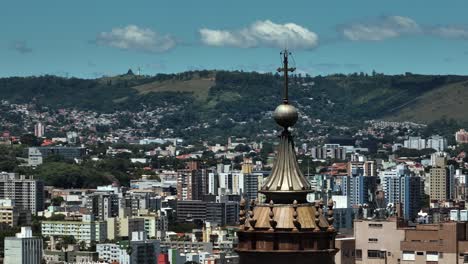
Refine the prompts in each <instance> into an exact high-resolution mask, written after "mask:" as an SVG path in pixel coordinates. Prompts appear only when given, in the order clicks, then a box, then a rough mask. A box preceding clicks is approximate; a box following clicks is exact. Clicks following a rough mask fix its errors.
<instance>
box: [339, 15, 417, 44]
mask: <svg viewBox="0 0 468 264" xmlns="http://www.w3.org/2000/svg"><path fill="white" fill-rule="evenodd" d="M338 30H339V31H340V33H341V34H342V35H343V36H344V37H345V38H346V39H348V40H352V41H361V40H368V41H379V40H384V39H388V38H396V37H399V36H402V35H407V34H417V33H420V32H421V27H420V26H419V25H418V24H417V23H416V22H415V21H414V20H413V19H411V18H408V17H403V16H385V17H380V18H377V19H374V20H372V21H367V22H356V23H351V24H348V25H343V26H340V27H339V28H338Z"/></svg>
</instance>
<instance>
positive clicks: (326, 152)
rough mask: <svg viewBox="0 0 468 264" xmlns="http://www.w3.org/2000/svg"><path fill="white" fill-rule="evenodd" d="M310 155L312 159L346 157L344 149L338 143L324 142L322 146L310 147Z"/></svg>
mask: <svg viewBox="0 0 468 264" xmlns="http://www.w3.org/2000/svg"><path fill="white" fill-rule="evenodd" d="M311 157H312V158H313V159H327V158H330V159H338V160H345V159H346V149H345V148H344V147H342V146H340V145H339V144H326V145H324V146H323V147H312V149H311Z"/></svg>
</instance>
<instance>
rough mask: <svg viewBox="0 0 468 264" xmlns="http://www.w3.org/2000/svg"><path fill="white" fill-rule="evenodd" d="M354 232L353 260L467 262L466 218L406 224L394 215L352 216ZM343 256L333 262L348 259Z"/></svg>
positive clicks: (369, 262)
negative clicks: (381, 218)
mask: <svg viewBox="0 0 468 264" xmlns="http://www.w3.org/2000/svg"><path fill="white" fill-rule="evenodd" d="M354 236H355V241H356V242H355V243H356V250H355V259H356V261H355V263H363V264H364V263H365V264H376V263H379V264H380V263H382V264H384V263H385V264H392V263H395V264H436V263H438V264H462V263H468V222H445V223H440V224H420V225H416V226H415V227H408V226H405V225H404V223H403V222H398V221H397V220H396V219H389V220H383V221H382V220H380V221H375V220H355V222H354ZM337 241H338V239H337ZM337 243H338V242H337ZM338 254H339V253H338ZM343 259H344V258H343V256H341V258H336V263H337V264H340V263H350V262H344V260H343ZM339 261H341V262H339Z"/></svg>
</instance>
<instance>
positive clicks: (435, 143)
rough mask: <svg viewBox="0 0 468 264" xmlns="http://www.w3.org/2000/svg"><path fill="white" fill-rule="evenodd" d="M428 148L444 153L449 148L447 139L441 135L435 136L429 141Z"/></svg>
mask: <svg viewBox="0 0 468 264" xmlns="http://www.w3.org/2000/svg"><path fill="white" fill-rule="evenodd" d="M426 148H432V149H435V150H437V151H444V150H445V149H446V148H447V139H446V138H444V137H441V136H439V135H434V136H432V137H430V138H429V139H428V140H427V145H426Z"/></svg>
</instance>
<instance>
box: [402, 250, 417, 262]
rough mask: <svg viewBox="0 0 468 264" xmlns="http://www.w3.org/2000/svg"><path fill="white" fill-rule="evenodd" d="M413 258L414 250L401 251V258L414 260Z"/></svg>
mask: <svg viewBox="0 0 468 264" xmlns="http://www.w3.org/2000/svg"><path fill="white" fill-rule="evenodd" d="M415 259H416V257H415V255H414V251H403V260H408V261H414V260H415Z"/></svg>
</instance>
